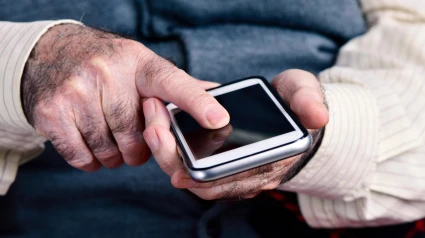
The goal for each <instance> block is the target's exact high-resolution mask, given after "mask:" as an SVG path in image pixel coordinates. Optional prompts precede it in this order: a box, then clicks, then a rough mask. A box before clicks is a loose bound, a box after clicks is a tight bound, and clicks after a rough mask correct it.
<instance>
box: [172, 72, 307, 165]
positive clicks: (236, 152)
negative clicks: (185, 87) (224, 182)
mask: <svg viewBox="0 0 425 238" xmlns="http://www.w3.org/2000/svg"><path fill="white" fill-rule="evenodd" d="M256 84H259V85H261V86H262V88H263V89H264V91H265V92H266V93H267V94H268V95H269V97H270V98H271V99H272V101H273V102H274V103H275V105H276V106H277V108H278V109H279V110H280V111H281V112H282V114H283V115H284V116H285V117H286V119H287V120H288V121H289V123H290V124H291V125H292V126H293V128H294V129H295V130H294V131H292V132H289V133H286V134H282V135H279V136H275V137H272V138H269V139H266V140H262V141H259V142H256V143H252V144H249V145H245V146H241V147H239V148H237V149H233V150H230V151H226V152H223V153H220V154H216V155H212V156H209V157H205V158H202V159H199V160H196V159H195V157H194V155H193V154H192V151H191V150H190V147H189V145H188V144H187V142H186V140H185V138H184V136H183V133H182V132H181V130H180V128H179V126H178V124H177V122H176V120H175V117H174V114H175V113H177V112H178V111H179V110H181V109H179V108H178V107H177V106H176V105H175V104H172V103H170V104H168V105H167V109H168V112H169V114H170V119H171V123H172V126H173V128H174V132H175V134H177V136H178V137H179V140H180V141H181V144H182V146H183V148H182V149H183V150H184V151H185V152H186V154H187V159H189V160H190V163H191V167H192V168H193V169H195V170H196V169H206V168H210V167H213V166H216V165H218V164H224V163H228V162H231V161H233V160H238V159H240V158H243V157H246V156H249V155H252V154H255V153H258V152H261V151H266V150H270V149H271V148H275V147H278V146H281V145H284V144H288V143H291V142H294V141H296V140H298V139H300V138H302V137H303V136H304V133H303V132H302V131H301V129H300V128H299V127H298V125H297V124H296V123H295V122H294V120H293V119H292V118H291V117H290V116H289V115H288V113H287V112H286V111H285V110H284V108H283V107H282V105H281V104H280V103H279V101H278V100H277V99H276V98H275V97H274V95H273V93H272V92H270V90H269V89H268V87H267V86H266V85H265V84H264V82H263V81H262V80H261V79H259V78H251V79H247V80H243V81H239V82H236V83H233V84H229V85H226V86H222V87H219V88H216V89H212V90H210V91H208V93H210V94H211V95H212V96H218V95H222V94H225V93H229V92H232V91H236V90H240V89H243V88H245V87H249V86H253V85H256Z"/></svg>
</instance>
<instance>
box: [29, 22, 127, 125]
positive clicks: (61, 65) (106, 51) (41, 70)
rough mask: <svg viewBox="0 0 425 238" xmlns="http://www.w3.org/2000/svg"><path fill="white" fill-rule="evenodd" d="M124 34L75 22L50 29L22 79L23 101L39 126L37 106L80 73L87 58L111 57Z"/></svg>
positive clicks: (33, 121) (38, 46)
mask: <svg viewBox="0 0 425 238" xmlns="http://www.w3.org/2000/svg"><path fill="white" fill-rule="evenodd" d="M119 38H121V36H119V35H117V34H114V33H111V32H107V31H105V30H97V29H93V28H89V27H86V26H81V25H75V24H61V25H57V26H55V27H53V28H51V29H50V30H49V31H48V32H46V33H45V34H44V35H43V36H42V37H41V39H40V40H39V42H38V43H37V44H36V46H35V47H34V49H33V50H32V51H31V54H30V56H29V58H28V60H27V63H26V65H25V68H24V72H23V75H22V82H21V101H22V107H23V109H24V114H25V116H26V118H27V120H28V122H29V123H30V124H31V125H32V126H35V116H34V112H35V107H36V106H37V104H38V103H39V102H40V101H42V100H49V98H50V97H52V96H53V95H54V94H55V93H56V92H57V90H58V88H60V87H61V86H62V85H63V83H64V82H65V81H66V80H67V79H69V78H70V77H71V76H72V75H74V74H76V71H77V70H78V67H80V65H81V64H82V63H84V61H86V60H88V59H90V58H92V57H94V56H97V55H100V56H104V57H111V56H112V55H113V53H115V52H116V47H117V46H119V45H118V44H116V43H114V41H113V40H114V39H119Z"/></svg>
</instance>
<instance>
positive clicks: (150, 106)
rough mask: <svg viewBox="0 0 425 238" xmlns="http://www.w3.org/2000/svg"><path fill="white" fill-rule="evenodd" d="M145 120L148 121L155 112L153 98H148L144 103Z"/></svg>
mask: <svg viewBox="0 0 425 238" xmlns="http://www.w3.org/2000/svg"><path fill="white" fill-rule="evenodd" d="M144 111H145V121H146V123H148V122H150V121H151V120H152V118H153V117H154V116H155V113H156V106H155V102H154V100H149V102H148V103H146V104H145V108H144Z"/></svg>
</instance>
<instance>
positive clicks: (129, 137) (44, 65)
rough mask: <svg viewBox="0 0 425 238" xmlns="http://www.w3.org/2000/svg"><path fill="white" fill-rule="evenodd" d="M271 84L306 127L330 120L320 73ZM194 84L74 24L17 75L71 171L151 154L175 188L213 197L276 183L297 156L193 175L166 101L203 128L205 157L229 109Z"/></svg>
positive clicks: (33, 113)
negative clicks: (226, 173) (204, 177)
mask: <svg viewBox="0 0 425 238" xmlns="http://www.w3.org/2000/svg"><path fill="white" fill-rule="evenodd" d="M272 85H273V86H274V87H275V88H276V89H277V91H278V92H279V94H280V96H281V97H282V98H283V99H284V100H285V101H286V103H288V105H289V106H290V108H291V109H292V110H293V111H294V112H295V114H296V115H297V116H298V117H299V119H300V120H301V122H302V123H303V125H304V126H306V127H307V128H309V129H313V130H314V129H320V128H322V127H324V126H325V125H326V124H327V122H328V111H327V109H326V107H325V105H324V98H323V95H322V92H321V88H320V85H319V83H318V81H317V79H316V78H315V77H314V76H313V75H312V74H310V73H308V72H305V71H301V70H289V71H285V72H283V73H281V74H279V75H278V76H276V78H274V80H273V82H272ZM215 86H217V84H215V83H211V82H206V81H200V80H197V79H195V78H193V77H191V76H189V75H188V74H186V73H185V72H184V71H183V70H181V69H178V68H177V67H175V66H174V65H173V64H172V63H170V62H169V61H167V60H165V59H163V58H161V57H159V56H158V55H156V54H155V53H153V52H152V51H150V50H149V49H148V48H146V47H145V46H144V45H142V44H140V43H138V42H136V41H132V40H128V39H124V38H122V37H119V36H116V35H113V34H110V33H107V32H102V31H99V30H95V29H91V28H89V27H83V26H78V25H72V24H65V25H58V26H55V27H53V28H51V29H50V30H49V31H48V32H47V33H46V34H44V35H43V37H42V38H41V39H40V41H39V42H38V43H37V45H36V46H35V48H34V50H33V51H32V53H31V56H30V58H29V60H28V61H27V64H26V67H25V70H24V74H23V77H22V85H21V89H22V95H21V96H22V101H23V108H24V112H25V116H26V117H27V119H28V121H29V122H30V124H31V125H32V126H33V127H34V128H35V130H36V132H38V133H39V134H40V135H43V136H44V137H46V138H47V139H49V140H51V142H52V144H53V145H54V147H55V148H56V150H57V151H58V152H59V154H61V156H62V157H63V158H64V159H65V160H66V161H67V162H68V163H69V164H70V165H71V166H74V167H75V168H78V169H81V170H84V171H88V172H92V171H96V170H98V169H99V168H100V167H101V166H104V167H107V168H116V167H118V166H120V165H121V164H123V163H126V164H128V165H131V166H138V165H141V164H143V163H144V162H146V161H147V160H148V159H149V157H150V155H151V153H153V155H154V156H155V159H156V161H157V163H158V164H159V165H160V167H161V169H162V170H163V171H164V172H165V173H166V174H168V175H169V176H170V180H171V183H172V184H173V185H174V186H175V187H176V188H187V189H189V190H190V191H191V192H193V193H194V194H196V195H198V196H199V197H201V198H203V199H206V200H212V199H223V198H231V199H233V198H237V199H241V198H249V197H253V196H255V195H256V194H258V193H260V192H261V191H263V190H270V189H274V188H276V187H277V186H279V184H280V183H281V182H282V179H283V178H285V176H287V174H288V171H289V170H290V169H291V168H292V167H294V165H295V164H296V163H297V161H300V160H301V158H302V156H303V155H299V156H295V157H292V158H289V159H285V160H282V161H279V162H276V163H273V164H269V165H265V166H262V167H259V168H255V169H252V170H249V171H246V172H243V173H240V174H237V175H234V176H230V177H227V178H223V179H220V180H217V181H214V182H209V183H198V182H195V181H193V180H192V179H191V178H190V177H189V175H188V174H187V172H186V170H185V169H184V168H183V165H182V163H181V160H180V159H179V157H178V155H177V148H176V142H175V139H174V137H173V135H172V134H171V132H170V130H169V129H170V118H169V115H168V113H167V110H166V108H165V106H164V104H163V103H162V102H163V101H168V102H172V103H174V104H176V105H177V106H179V107H180V108H181V109H183V110H185V111H186V112H188V113H189V114H190V115H191V116H192V117H194V118H195V119H196V120H197V121H198V123H200V125H202V126H203V127H205V128H208V129H219V128H223V130H219V133H218V134H216V135H213V134H212V135H209V136H208V137H206V138H203V140H207V141H210V142H211V147H208V148H202V147H201V148H198V149H199V150H200V152H201V153H206V154H208V153H212V151H213V150H214V149H215V148H217V147H219V146H220V143H222V142H223V141H224V140H223V138H225V137H226V136H227V135H229V134H230V131H231V130H232V128H231V127H225V126H226V125H227V124H228V122H229V114H228V113H227V111H226V110H225V109H224V108H223V107H222V106H221V105H220V104H219V103H218V102H217V101H216V100H215V99H214V98H213V97H212V96H210V95H209V94H208V93H206V92H205V89H207V88H211V87H215Z"/></svg>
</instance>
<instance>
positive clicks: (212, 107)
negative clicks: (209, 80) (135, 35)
mask: <svg viewBox="0 0 425 238" xmlns="http://www.w3.org/2000/svg"><path fill="white" fill-rule="evenodd" d="M136 87H137V90H138V92H139V94H140V96H141V97H157V98H159V99H161V100H164V101H167V102H171V103H174V104H175V105H177V106H178V107H179V108H181V109H182V110H184V111H186V112H187V113H189V114H190V115H191V116H192V117H193V118H194V119H195V120H196V121H197V122H198V123H199V124H200V125H201V126H203V127H205V128H208V129H217V128H221V127H223V126H225V125H227V124H228V123H229V120H230V117H229V114H228V112H227V111H226V109H224V108H223V106H221V105H220V104H219V103H218V101H217V100H216V99H215V98H214V97H213V96H211V95H210V94H209V93H207V92H206V91H205V90H204V89H202V88H201V86H200V85H199V84H198V82H197V80H196V79H194V78H192V77H191V76H189V75H188V74H187V73H186V72H184V71H183V70H181V69H179V68H177V67H176V66H174V65H173V64H172V63H170V62H169V61H167V60H166V59H164V58H162V57H160V56H158V55H156V54H154V53H150V54H149V56H148V57H144V59H142V60H140V61H139V64H138V66H137V71H136Z"/></svg>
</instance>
